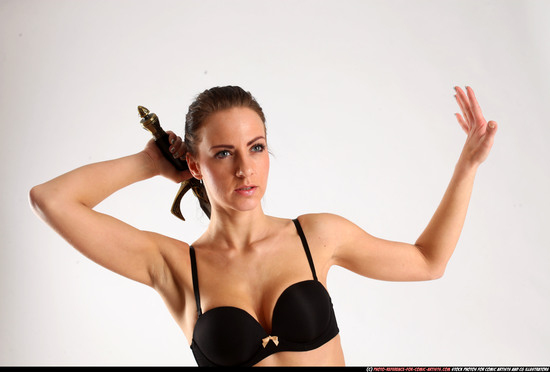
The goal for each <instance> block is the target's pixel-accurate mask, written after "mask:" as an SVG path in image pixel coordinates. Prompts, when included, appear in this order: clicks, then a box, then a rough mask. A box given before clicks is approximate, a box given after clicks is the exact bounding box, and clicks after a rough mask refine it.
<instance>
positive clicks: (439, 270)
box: [428, 265, 447, 280]
mask: <svg viewBox="0 0 550 372" xmlns="http://www.w3.org/2000/svg"><path fill="white" fill-rule="evenodd" d="M446 268H447V265H434V266H433V267H431V268H430V270H429V274H428V280H436V279H441V278H442V277H443V275H445V269H446Z"/></svg>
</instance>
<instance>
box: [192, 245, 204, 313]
mask: <svg viewBox="0 0 550 372" xmlns="http://www.w3.org/2000/svg"><path fill="white" fill-rule="evenodd" d="M189 256H190V257H191V275H192V276H193V292H195V303H196V305H197V314H198V315H199V316H201V315H202V310H201V296H200V293H199V277H198V275H197V259H196V258H195V248H193V246H192V245H190V246H189Z"/></svg>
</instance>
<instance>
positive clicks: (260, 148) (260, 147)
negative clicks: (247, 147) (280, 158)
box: [252, 143, 265, 152]
mask: <svg viewBox="0 0 550 372" xmlns="http://www.w3.org/2000/svg"><path fill="white" fill-rule="evenodd" d="M264 150H265V145H262V144H261V143H257V144H255V145H254V146H252V151H254V152H262V151H264Z"/></svg>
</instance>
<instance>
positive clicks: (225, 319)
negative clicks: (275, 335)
mask: <svg viewBox="0 0 550 372" xmlns="http://www.w3.org/2000/svg"><path fill="white" fill-rule="evenodd" d="M266 336H267V335H266V333H265V331H264V329H263V328H262V326H261V325H260V324H259V323H258V322H257V321H256V320H255V319H254V318H253V317H252V316H251V315H250V314H248V313H247V312H246V311H244V310H242V309H239V308H236V307H229V306H225V307H217V308H214V309H211V310H209V311H206V312H205V313H204V314H202V315H201V316H200V317H199V319H198V320H197V323H196V324H195V330H194V333H193V344H194V345H193V347H199V348H200V352H201V353H202V354H203V355H204V357H206V358H207V359H209V360H210V361H212V362H214V363H215V364H217V365H226V366H235V365H241V364H243V363H245V362H247V361H248V360H249V359H250V357H251V356H252V355H255V354H256V353H257V352H258V350H259V349H260V348H261V346H262V345H261V339H262V338H264V337H266ZM199 345H200V346H199ZM194 352H195V351H194Z"/></svg>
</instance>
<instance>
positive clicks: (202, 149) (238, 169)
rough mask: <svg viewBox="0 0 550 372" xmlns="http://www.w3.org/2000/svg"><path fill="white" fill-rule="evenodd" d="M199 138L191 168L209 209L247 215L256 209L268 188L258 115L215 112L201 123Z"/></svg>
mask: <svg viewBox="0 0 550 372" xmlns="http://www.w3.org/2000/svg"><path fill="white" fill-rule="evenodd" d="M199 138H200V143H199V145H198V146H197V154H196V155H197V158H196V159H195V162H194V165H193V164H190V168H191V170H192V171H193V174H194V176H196V177H197V178H202V180H203V182H204V185H205V187H206V191H207V193H208V198H209V199H210V203H211V204H212V208H213V209H214V208H216V207H218V206H219V207H222V208H229V209H232V210H238V211H249V210H253V209H254V208H256V207H257V206H259V205H260V203H261V199H262V197H263V195H264V194H265V190H266V186H267V176H268V173H269V154H268V151H267V142H266V133H265V126H264V124H263V122H262V120H261V119H260V117H259V116H258V114H256V112H254V111H253V110H251V109H249V108H246V107H234V108H231V109H227V110H223V111H219V112H216V113H214V114H212V115H210V116H208V117H207V118H206V120H205V121H204V122H203V125H202V127H201V128H200V130H199Z"/></svg>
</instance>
